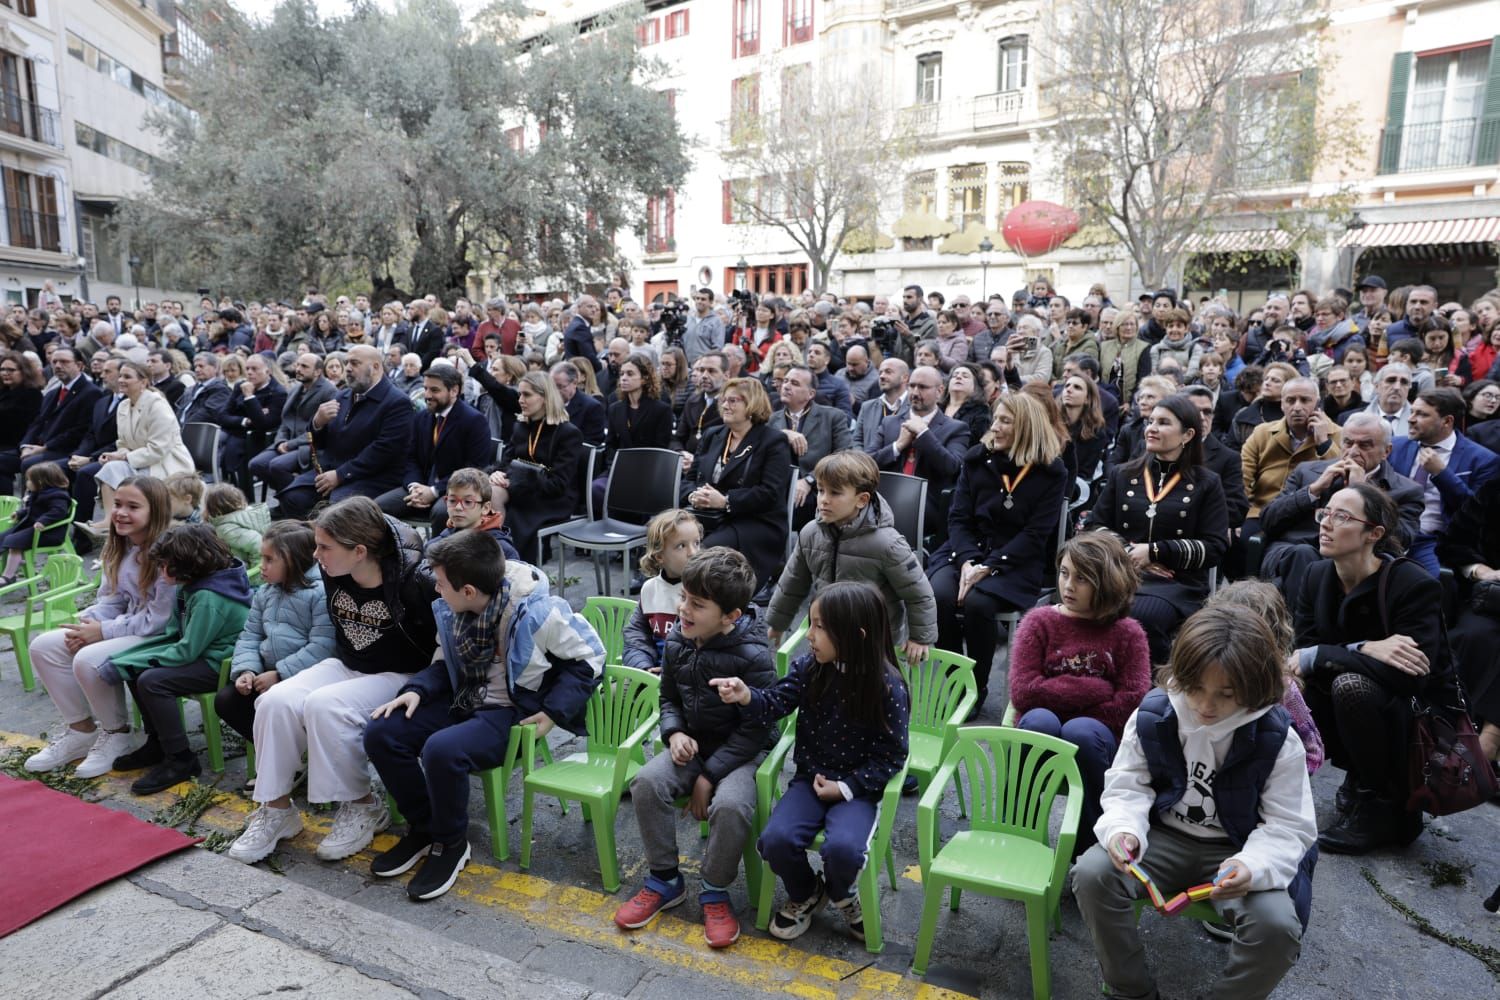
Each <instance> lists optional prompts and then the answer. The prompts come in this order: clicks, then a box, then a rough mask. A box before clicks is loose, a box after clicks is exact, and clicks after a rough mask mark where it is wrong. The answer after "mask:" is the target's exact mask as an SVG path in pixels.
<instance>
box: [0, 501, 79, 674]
mask: <svg viewBox="0 0 1500 1000" xmlns="http://www.w3.org/2000/svg"><path fill="white" fill-rule="evenodd" d="M12 499H14V498H12ZM38 584H45V585H46V589H44V590H42V591H41V592H40V593H38V592H37V586H38ZM96 586H98V583H97V581H95V580H90V579H88V578H86V577H84V575H83V560H82V559H80V558H79V557H78V556H76V555H70V554H66V553H59V554H58V555H55V556H53V557H52V558H51V559H48V560H47V564H46V565H45V566H43V567H42V572H41V573H40V574H35V575H29V576H27V577H25V578H23V579H20V580H17V581H16V582H14V583H12V584H9V585H8V586H5V587H0V598H3V597H4V596H5V595H7V594H9V593H11V592H19V591H25V592H26V607H25V609H24V610H23V611H22V612H21V613H20V614H13V615H5V616H3V617H0V635H5V636H9V637H10V644H11V646H12V647H14V649H15V653H16V666H17V667H18V668H19V669H20V671H21V689H22V690H24V691H35V690H36V676H35V675H34V674H33V673H32V670H31V640H32V638H33V637H34V636H36V635H39V634H40V633H42V632H46V631H47V630H49V629H54V628H57V627H58V626H60V625H62V624H63V623H64V622H71V621H76V620H77V619H78V602H77V600H76V598H77V596H78V595H79V594H84V593H87V592H89V591H90V590H92V589H93V588H94V587H96Z"/></svg>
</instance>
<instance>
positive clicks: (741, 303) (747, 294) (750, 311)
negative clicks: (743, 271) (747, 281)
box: [729, 289, 760, 317]
mask: <svg viewBox="0 0 1500 1000" xmlns="http://www.w3.org/2000/svg"><path fill="white" fill-rule="evenodd" d="M729 305H730V308H732V309H733V310H734V311H735V314H736V315H743V316H747V317H753V316H754V315H755V310H756V309H757V308H759V307H760V298H759V297H758V296H757V295H756V294H755V293H754V292H751V291H740V290H739V289H735V290H734V291H732V292H730V293H729Z"/></svg>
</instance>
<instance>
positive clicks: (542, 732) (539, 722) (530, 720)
mask: <svg viewBox="0 0 1500 1000" xmlns="http://www.w3.org/2000/svg"><path fill="white" fill-rule="evenodd" d="M516 725H518V726H536V734H537V735H538V736H546V735H547V734H548V733H550V732H552V727H553V726H555V725H557V723H555V722H553V721H552V716H550V715H548V714H547V713H546V712H538V713H536V714H535V715H528V716H526V718H524V719H522V720H521V721H520V722H518V723H516Z"/></svg>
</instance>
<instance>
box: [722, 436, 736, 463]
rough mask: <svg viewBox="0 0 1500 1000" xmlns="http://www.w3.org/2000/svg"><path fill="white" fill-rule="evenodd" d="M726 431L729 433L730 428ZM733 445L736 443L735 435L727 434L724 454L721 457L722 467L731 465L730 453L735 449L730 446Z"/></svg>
mask: <svg viewBox="0 0 1500 1000" xmlns="http://www.w3.org/2000/svg"><path fill="white" fill-rule="evenodd" d="M725 430H726V431H727V430H728V428H725ZM733 443H734V435H733V434H728V433H726V434H725V435H724V453H723V454H721V455H720V456H719V464H720V465H728V464H729V453H730V451H732V450H733V449H731V448H730V445H731V444H733Z"/></svg>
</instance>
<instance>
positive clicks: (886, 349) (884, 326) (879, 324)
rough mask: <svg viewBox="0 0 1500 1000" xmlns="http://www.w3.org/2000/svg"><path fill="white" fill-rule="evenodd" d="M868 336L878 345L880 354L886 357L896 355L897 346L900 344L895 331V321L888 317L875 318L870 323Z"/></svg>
mask: <svg viewBox="0 0 1500 1000" xmlns="http://www.w3.org/2000/svg"><path fill="white" fill-rule="evenodd" d="M870 336H871V337H873V338H874V339H875V343H877V344H879V345H880V353H881V354H884V355H886V356H887V357H890V356H894V355H895V354H897V353H898V352H897V346H898V344H899V342H900V334H899V333H898V332H897V330H896V321H895V320H894V319H892V318H891V317H889V316H876V317H875V318H874V319H873V320H871V321H870Z"/></svg>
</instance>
